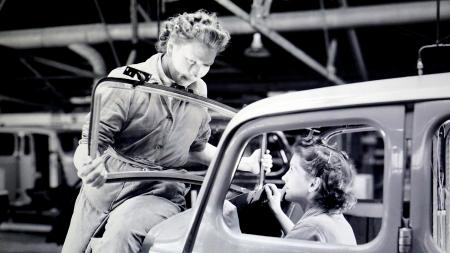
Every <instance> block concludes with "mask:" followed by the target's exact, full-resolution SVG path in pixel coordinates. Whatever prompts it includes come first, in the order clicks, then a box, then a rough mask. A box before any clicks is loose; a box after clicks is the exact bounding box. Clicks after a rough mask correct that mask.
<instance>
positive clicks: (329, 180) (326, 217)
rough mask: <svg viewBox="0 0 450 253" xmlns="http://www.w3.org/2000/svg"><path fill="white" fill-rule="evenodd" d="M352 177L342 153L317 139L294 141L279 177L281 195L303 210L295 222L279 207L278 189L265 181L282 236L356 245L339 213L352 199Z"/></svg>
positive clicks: (352, 171) (347, 206) (351, 166)
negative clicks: (292, 152)
mask: <svg viewBox="0 0 450 253" xmlns="http://www.w3.org/2000/svg"><path fill="white" fill-rule="evenodd" d="M353 177H354V168H353V165H352V162H351V161H350V160H349V159H348V157H347V155H346V154H345V153H343V152H341V151H338V150H336V149H334V148H331V147H329V146H326V145H324V144H322V143H320V142H316V143H313V144H308V145H302V144H296V145H295V154H294V156H293V157H292V159H291V166H290V168H289V171H288V172H287V173H286V174H285V175H284V176H283V178H282V179H283V181H284V182H285V186H284V190H285V192H286V193H285V199H286V200H288V201H291V202H295V203H297V204H299V205H300V206H301V207H302V208H303V210H305V213H304V214H303V216H302V217H301V218H300V220H299V221H298V222H297V224H295V225H294V223H293V222H292V221H291V220H290V219H289V217H288V216H286V215H285V214H284V212H283V211H282V210H281V207H280V201H281V199H282V193H281V191H280V190H279V189H278V188H277V187H276V186H275V185H273V184H268V185H265V191H266V193H267V196H268V199H269V205H270V207H271V209H272V210H273V212H274V214H275V216H276V217H277V219H278V220H279V221H280V224H281V225H282V229H283V231H284V234H285V238H292V239H302V240H312V241H320V242H326V243H333V244H345V245H356V240H355V235H354V233H353V230H352V227H351V226H350V224H349V223H348V222H347V220H346V219H345V218H344V216H343V214H342V212H343V211H345V210H346V209H349V208H351V207H352V206H353V204H354V203H355V198H354V196H353V193H352V192H351V184H352V181H353Z"/></svg>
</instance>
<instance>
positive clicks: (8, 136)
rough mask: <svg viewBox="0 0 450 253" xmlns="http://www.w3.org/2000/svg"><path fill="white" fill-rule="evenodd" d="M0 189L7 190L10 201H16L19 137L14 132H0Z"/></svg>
mask: <svg viewBox="0 0 450 253" xmlns="http://www.w3.org/2000/svg"><path fill="white" fill-rule="evenodd" d="M0 140H1V143H2V145H1V147H0V177H1V181H0V189H1V190H7V191H8V195H9V200H10V201H14V200H15V196H16V190H17V183H16V182H17V177H18V175H19V173H18V168H19V159H18V158H19V155H20V148H19V136H18V135H17V133H16V132H14V131H2V132H0Z"/></svg>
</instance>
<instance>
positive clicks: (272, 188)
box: [264, 184, 283, 212]
mask: <svg viewBox="0 0 450 253" xmlns="http://www.w3.org/2000/svg"><path fill="white" fill-rule="evenodd" d="M264 190H265V192H266V195H267V199H268V200H269V206H270V208H271V209H272V210H273V211H274V212H278V211H281V212H282V210H281V205H280V202H281V199H282V197H283V196H282V192H281V190H280V189H278V188H277V186H276V185H274V184H266V185H264Z"/></svg>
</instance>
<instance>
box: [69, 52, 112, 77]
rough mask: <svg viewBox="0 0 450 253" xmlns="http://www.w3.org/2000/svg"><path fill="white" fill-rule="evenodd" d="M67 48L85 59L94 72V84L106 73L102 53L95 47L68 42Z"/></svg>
mask: <svg viewBox="0 0 450 253" xmlns="http://www.w3.org/2000/svg"><path fill="white" fill-rule="evenodd" d="M69 49H70V50H72V51H73V52H75V53H77V54H78V55H80V56H81V57H83V58H84V59H86V60H87V61H88V62H89V64H90V65H91V66H92V70H93V72H94V74H95V78H94V84H95V83H97V81H98V80H99V79H100V78H101V77H103V76H105V75H106V64H105V61H104V60H103V57H102V55H101V54H100V53H99V52H98V51H97V50H95V48H93V47H91V46H89V45H86V44H70V45H69Z"/></svg>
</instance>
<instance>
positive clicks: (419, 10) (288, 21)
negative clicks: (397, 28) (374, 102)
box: [0, 1, 450, 48]
mask: <svg viewBox="0 0 450 253" xmlns="http://www.w3.org/2000/svg"><path fill="white" fill-rule="evenodd" d="M440 8H441V16H440V18H441V20H447V19H450V1H443V2H441V6H440ZM435 12H436V3H434V2H430V1H423V2H413V3H402V4H385V5H375V6H364V7H349V8H345V9H344V8H336V9H328V10H326V11H325V14H324V15H323V14H322V13H321V11H320V10H319V11H297V12H286V13H272V14H270V16H269V17H268V18H267V19H266V23H265V24H266V25H267V28H268V29H271V30H276V31H278V32H286V31H306V30H318V29H322V28H323V27H324V26H326V27H328V28H329V29H341V28H350V27H364V26H382V25H396V24H408V23H418V22H430V21H434V20H435V18H436V13H435ZM220 19H221V21H222V22H223V24H224V27H225V28H226V29H227V30H228V31H230V33H232V34H250V33H254V32H255V29H253V28H252V26H251V25H250V24H248V23H246V22H244V21H242V20H241V19H239V18H237V17H222V18H220ZM106 28H107V29H105V27H104V25H103V24H90V25H76V26H63V27H49V28H37V29H27V30H15V31H3V32H0V45H5V46H9V47H13V48H41V47H58V46H67V45H70V44H73V43H87V44H95V43H103V42H106V41H107V40H108V35H109V36H111V38H112V39H113V40H127V41H128V40H130V39H131V37H132V29H131V27H130V25H129V24H115V25H107V26H106ZM105 30H107V31H108V32H109V34H107V32H106V31H105ZM157 31H158V27H157V22H151V23H148V22H144V23H140V24H139V31H138V35H139V37H140V38H143V39H149V38H151V39H155V38H157Z"/></svg>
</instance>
